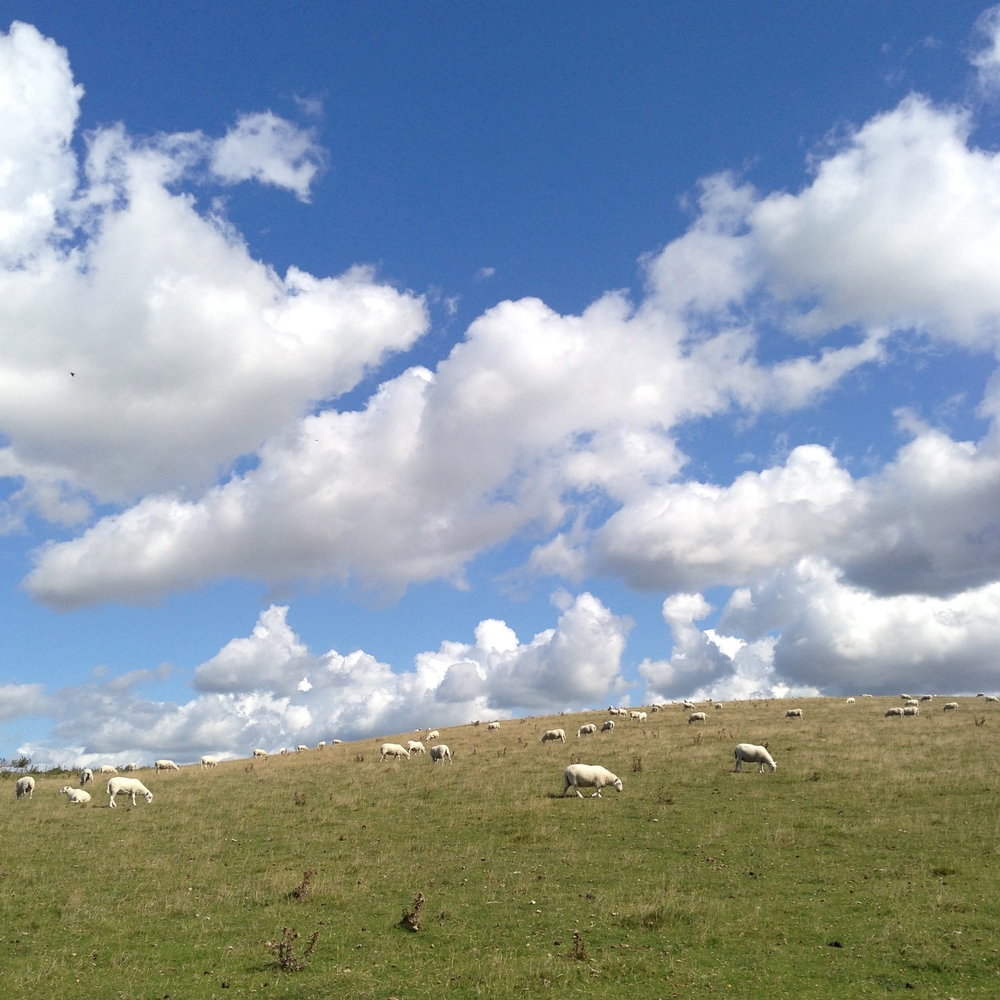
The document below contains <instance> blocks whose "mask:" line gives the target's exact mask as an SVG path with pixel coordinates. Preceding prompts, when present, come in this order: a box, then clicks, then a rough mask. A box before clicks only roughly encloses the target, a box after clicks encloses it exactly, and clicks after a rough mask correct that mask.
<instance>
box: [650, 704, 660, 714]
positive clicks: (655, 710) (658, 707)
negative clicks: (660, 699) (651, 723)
mask: <svg viewBox="0 0 1000 1000" xmlns="http://www.w3.org/2000/svg"><path fill="white" fill-rule="evenodd" d="M649 710H650V712H659V710H660V706H659V705H651V706H650V709H649Z"/></svg>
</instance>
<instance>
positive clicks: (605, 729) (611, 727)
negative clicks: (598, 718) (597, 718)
mask: <svg viewBox="0 0 1000 1000" xmlns="http://www.w3.org/2000/svg"><path fill="white" fill-rule="evenodd" d="M614 731H615V724H614V722H612V721H611V719H608V721H607V722H605V723H604V725H603V726H601V732H602V733H613V732H614Z"/></svg>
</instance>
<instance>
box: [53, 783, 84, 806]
mask: <svg viewBox="0 0 1000 1000" xmlns="http://www.w3.org/2000/svg"><path fill="white" fill-rule="evenodd" d="M59 794H60V795H65V796H66V798H67V799H69V801H70V802H74V803H78V804H79V805H84V804H86V803H87V802H89V801H90V792H85V791H84V790H83V789H82V788H71V787H70V786H69V785H63V787H62V788H60V789H59Z"/></svg>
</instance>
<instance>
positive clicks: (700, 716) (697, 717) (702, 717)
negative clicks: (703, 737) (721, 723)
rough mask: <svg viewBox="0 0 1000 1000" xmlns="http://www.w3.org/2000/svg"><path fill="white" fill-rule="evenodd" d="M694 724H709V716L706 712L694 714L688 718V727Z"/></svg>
mask: <svg viewBox="0 0 1000 1000" xmlns="http://www.w3.org/2000/svg"><path fill="white" fill-rule="evenodd" d="M692 722H705V723H707V722H708V716H707V715H706V714H705V713H704V712H692V713H691V714H690V715H689V716H688V725H689V726H690V725H691V723H692Z"/></svg>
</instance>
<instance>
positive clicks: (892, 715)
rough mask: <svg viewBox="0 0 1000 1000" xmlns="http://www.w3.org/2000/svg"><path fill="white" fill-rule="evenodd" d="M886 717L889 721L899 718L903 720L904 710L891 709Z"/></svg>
mask: <svg viewBox="0 0 1000 1000" xmlns="http://www.w3.org/2000/svg"><path fill="white" fill-rule="evenodd" d="M885 717H886V718H887V719H892V718H897V717H898V718H900V719H901V718H902V717H903V710H902V709H901V708H890V709H889V711H888V712H886V713H885Z"/></svg>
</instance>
